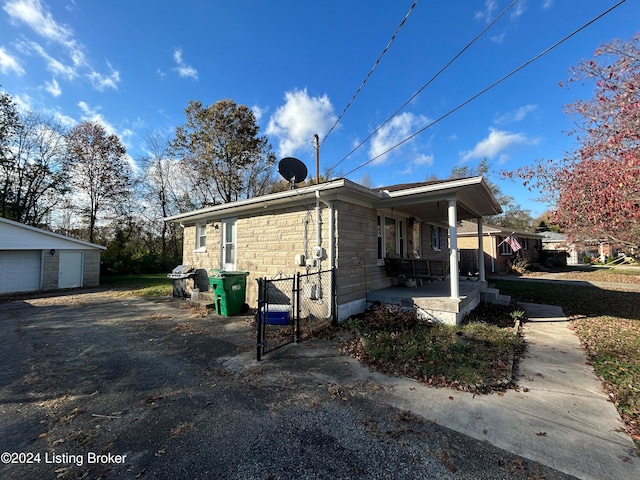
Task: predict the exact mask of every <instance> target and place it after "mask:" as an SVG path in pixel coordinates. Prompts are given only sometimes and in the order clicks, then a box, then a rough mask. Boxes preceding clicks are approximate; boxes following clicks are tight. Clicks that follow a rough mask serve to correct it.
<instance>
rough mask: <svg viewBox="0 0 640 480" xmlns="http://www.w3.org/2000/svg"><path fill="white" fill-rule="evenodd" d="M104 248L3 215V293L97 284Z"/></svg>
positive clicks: (0, 236)
mask: <svg viewBox="0 0 640 480" xmlns="http://www.w3.org/2000/svg"><path fill="white" fill-rule="evenodd" d="M101 250H106V247H103V246H100V245H95V244H93V243H89V242H83V241H81V240H76V239H75V238H70V237H66V236H64V235H59V234H57V233H52V232H48V231H46V230H41V229H39V228H36V227H31V226H29V225H24V224H22V223H18V222H14V221H13V220H8V219H6V218H2V217H0V294H3V293H14V292H32V291H38V290H56V289H59V288H73V287H93V286H97V285H98V284H99V283H100V251H101Z"/></svg>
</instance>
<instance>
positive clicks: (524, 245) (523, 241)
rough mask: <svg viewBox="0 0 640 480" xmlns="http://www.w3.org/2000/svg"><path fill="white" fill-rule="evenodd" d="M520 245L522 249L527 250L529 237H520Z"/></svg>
mask: <svg viewBox="0 0 640 480" xmlns="http://www.w3.org/2000/svg"><path fill="white" fill-rule="evenodd" d="M520 245H522V250H529V239H528V238H521V239H520Z"/></svg>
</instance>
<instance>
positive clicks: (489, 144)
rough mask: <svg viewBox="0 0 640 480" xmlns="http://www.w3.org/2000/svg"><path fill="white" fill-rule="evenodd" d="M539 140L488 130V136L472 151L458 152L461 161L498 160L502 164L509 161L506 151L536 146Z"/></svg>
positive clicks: (519, 134) (502, 131)
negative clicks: (522, 146)
mask: <svg viewBox="0 0 640 480" xmlns="http://www.w3.org/2000/svg"><path fill="white" fill-rule="evenodd" d="M539 142H540V140H539V139H530V138H527V136H526V135H525V134H524V133H511V132H506V131H504V130H496V129H494V128H489V135H488V136H487V138H485V139H484V140H481V141H479V142H478V143H477V144H476V146H475V147H473V149H472V150H467V151H463V152H460V157H461V159H462V161H464V162H466V161H469V160H472V159H482V158H489V159H498V161H499V162H500V163H504V162H505V161H507V160H508V159H509V155H508V153H507V151H509V150H512V149H514V148H516V147H518V146H521V145H536V144H537V143H539Z"/></svg>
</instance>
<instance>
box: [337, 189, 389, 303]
mask: <svg viewBox="0 0 640 480" xmlns="http://www.w3.org/2000/svg"><path fill="white" fill-rule="evenodd" d="M335 207H336V222H337V228H336V237H337V238H336V240H337V245H338V247H337V256H336V266H337V267H338V271H337V278H336V286H337V295H338V305H341V304H348V303H350V302H357V301H362V302H364V301H365V299H366V294H367V291H369V290H376V289H379V288H384V287H387V286H390V285H391V284H392V281H393V279H391V278H388V277H387V276H386V275H385V270H384V264H382V265H380V264H379V262H378V243H377V242H378V233H377V231H378V226H377V212H376V210H375V209H372V208H367V207H363V206H360V205H354V204H351V203H346V202H342V201H337V202H335Z"/></svg>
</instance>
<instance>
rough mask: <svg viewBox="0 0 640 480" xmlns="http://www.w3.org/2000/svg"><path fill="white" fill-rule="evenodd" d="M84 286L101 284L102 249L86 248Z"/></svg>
mask: <svg viewBox="0 0 640 480" xmlns="http://www.w3.org/2000/svg"><path fill="white" fill-rule="evenodd" d="M83 276H84V278H83V286H85V287H97V286H98V285H100V250H84V272H83Z"/></svg>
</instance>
